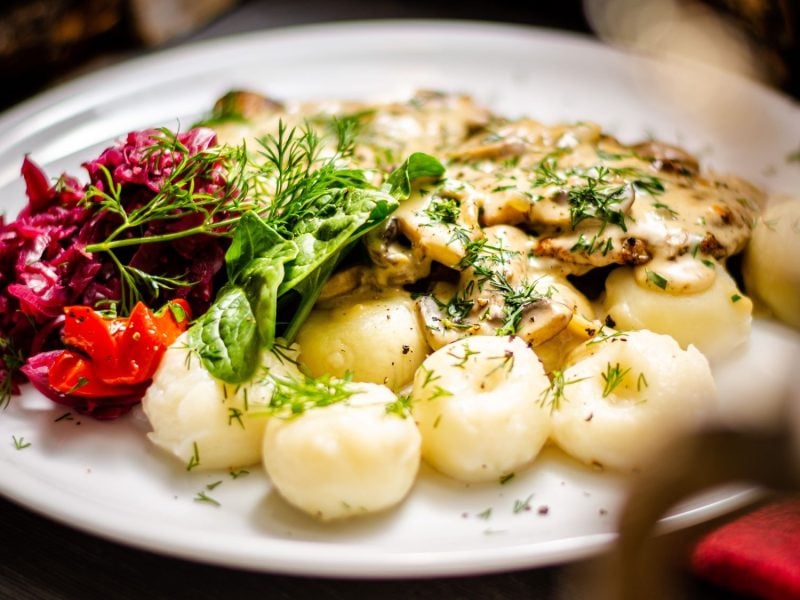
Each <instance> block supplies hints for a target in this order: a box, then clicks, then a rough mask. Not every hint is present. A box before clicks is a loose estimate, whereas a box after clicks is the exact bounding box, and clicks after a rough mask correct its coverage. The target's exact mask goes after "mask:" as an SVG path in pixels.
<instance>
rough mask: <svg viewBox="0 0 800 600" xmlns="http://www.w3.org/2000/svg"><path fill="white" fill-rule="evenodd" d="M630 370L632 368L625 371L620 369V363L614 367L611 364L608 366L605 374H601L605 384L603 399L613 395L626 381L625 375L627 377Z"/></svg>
mask: <svg viewBox="0 0 800 600" xmlns="http://www.w3.org/2000/svg"><path fill="white" fill-rule="evenodd" d="M630 370H631V368H630V367H628V368H627V369H623V368H622V367H620V365H619V363H617V364H615V365H613V366H612V365H611V363H608V364H607V365H606V370H605V372H604V373H601V374H600V376H601V377H602V378H603V382H604V383H605V385H604V387H603V398H606V397H608V395H609V394H611V392H613V391H614V390H615V389H616V388H617V387H618V386H619V385H620V384H621V383H622V382H623V381H624V380H625V375H627V374H628V373H629V372H630Z"/></svg>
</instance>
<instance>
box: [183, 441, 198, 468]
mask: <svg viewBox="0 0 800 600" xmlns="http://www.w3.org/2000/svg"><path fill="white" fill-rule="evenodd" d="M198 466H200V449H199V448H198V447H197V442H192V455H191V456H190V457H189V462H188V463H186V470H187V471H191V470H192V469H194V468H195V467H198Z"/></svg>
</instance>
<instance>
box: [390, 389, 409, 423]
mask: <svg viewBox="0 0 800 600" xmlns="http://www.w3.org/2000/svg"><path fill="white" fill-rule="evenodd" d="M386 414H387V415H395V416H398V417H401V418H403V419H405V418H406V417H407V416H409V415H410V414H411V395H410V394H400V395H398V396H397V400H395V401H394V402H389V403H388V404H387V405H386Z"/></svg>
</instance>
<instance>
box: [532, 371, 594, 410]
mask: <svg viewBox="0 0 800 600" xmlns="http://www.w3.org/2000/svg"><path fill="white" fill-rule="evenodd" d="M585 379H586V378H585V377H581V378H580V379H565V377H564V371H561V370H557V371H553V373H552V375H551V379H550V385H549V386H548V387H547V388H545V389H544V390H543V391H542V393H541V394H539V406H541V407H545V406H549V407H550V412H553V411H555V410H558V409H559V408H560V407H561V402H562V401H563V400H566V399H567V397H566V395H565V388H566V387H567V386H568V385H572V384H573V383H578V382H579V381H584V380H585Z"/></svg>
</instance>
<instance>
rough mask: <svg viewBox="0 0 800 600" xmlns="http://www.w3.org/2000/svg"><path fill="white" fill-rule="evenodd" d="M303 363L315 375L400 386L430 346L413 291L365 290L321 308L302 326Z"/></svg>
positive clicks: (301, 358) (300, 335)
mask: <svg viewBox="0 0 800 600" xmlns="http://www.w3.org/2000/svg"><path fill="white" fill-rule="evenodd" d="M297 342H298V343H299V345H300V357H299V360H300V363H301V364H302V365H303V367H305V369H307V370H308V372H309V373H310V374H311V375H313V376H314V377H319V376H321V375H326V374H327V375H333V376H335V377H344V376H345V374H346V373H348V372H349V373H352V376H353V379H354V380H355V381H365V382H369V383H379V384H384V385H386V386H388V387H389V388H391V389H392V390H399V389H400V388H402V387H403V386H404V385H406V384H408V383H409V382H410V381H411V378H412V377H413V376H414V371H415V370H416V369H417V367H418V366H419V365H420V364H421V363H422V361H423V360H424V359H425V356H426V354H427V352H428V345H427V343H426V341H425V335H424V334H423V331H422V325H421V323H420V320H419V318H418V316H417V310H416V307H415V305H414V302H413V300H411V297H410V295H409V294H408V293H406V292H404V291H399V290H385V291H380V292H372V291H369V290H360V291H357V292H355V293H353V294H347V295H345V296H340V297H338V298H336V299H335V300H331V301H329V302H327V303H325V304H323V305H322V306H321V307H318V308H315V309H314V310H313V311H312V313H311V314H310V315H309V317H308V319H307V320H306V322H305V323H304V324H303V326H302V327H301V329H300V331H299V333H298V335H297Z"/></svg>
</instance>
